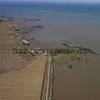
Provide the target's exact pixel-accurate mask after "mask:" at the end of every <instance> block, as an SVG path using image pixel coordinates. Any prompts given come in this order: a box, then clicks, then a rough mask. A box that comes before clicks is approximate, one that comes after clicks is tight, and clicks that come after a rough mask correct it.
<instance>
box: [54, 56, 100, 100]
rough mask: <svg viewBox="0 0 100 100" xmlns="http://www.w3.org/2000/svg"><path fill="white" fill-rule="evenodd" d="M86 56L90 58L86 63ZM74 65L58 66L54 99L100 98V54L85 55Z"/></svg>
mask: <svg viewBox="0 0 100 100" xmlns="http://www.w3.org/2000/svg"><path fill="white" fill-rule="evenodd" d="M85 58H87V59H88V63H86V61H85ZM82 59H83V60H82V61H81V62H78V61H75V62H73V63H70V64H71V65H72V66H73V67H72V69H70V68H69V67H68V66H69V65H70V64H66V66H56V68H55V73H54V83H53V87H54V97H53V100H100V77H99V76H100V67H99V66H100V56H93V55H89V56H86V55H85V56H83V57H82Z"/></svg>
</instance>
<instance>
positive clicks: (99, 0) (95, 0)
mask: <svg viewBox="0 0 100 100" xmlns="http://www.w3.org/2000/svg"><path fill="white" fill-rule="evenodd" d="M0 1H36V2H37V1H40V2H44V1H46V2H89V3H94V2H96V3H97V2H99V3H100V0H0Z"/></svg>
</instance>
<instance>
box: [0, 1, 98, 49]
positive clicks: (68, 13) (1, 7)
mask: <svg viewBox="0 0 100 100" xmlns="http://www.w3.org/2000/svg"><path fill="white" fill-rule="evenodd" d="M0 16H9V17H15V18H40V19H41V21H40V22H38V24H42V25H43V26H44V27H45V28H44V29H41V30H38V31H34V32H32V33H30V34H28V37H29V38H30V37H34V38H36V39H37V40H40V41H44V42H60V41H62V40H67V41H71V42H73V43H76V44H79V45H82V46H86V47H90V48H92V49H95V50H96V51H99V50H100V45H99V44H100V4H53V3H25V2H24V3H17V2H16V3H14V2H13V3H12V2H9V3H4V2H1V3H0ZM33 23H35V22H33Z"/></svg>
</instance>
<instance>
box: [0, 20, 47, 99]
mask: <svg viewBox="0 0 100 100" xmlns="http://www.w3.org/2000/svg"><path fill="white" fill-rule="evenodd" d="M12 24H15V23H14V22H1V23H0V100H39V99H40V94H41V87H42V80H43V75H44V67H45V62H46V57H45V56H37V57H36V59H33V58H34V57H32V56H31V55H19V54H14V53H13V52H12V48H16V47H17V45H18V43H19V42H18V41H17V37H16V33H15V32H14V31H12V30H10V29H9V26H11V25H12ZM12 36H13V38H12Z"/></svg>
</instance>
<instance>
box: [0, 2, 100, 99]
mask: <svg viewBox="0 0 100 100" xmlns="http://www.w3.org/2000/svg"><path fill="white" fill-rule="evenodd" d="M0 16H8V17H13V18H15V19H22V18H33V19H40V21H37V22H35V21H34V22H32V23H31V24H33V25H43V26H44V28H43V29H39V30H35V31H32V32H30V33H29V34H27V38H29V39H30V38H32V37H33V38H35V39H36V40H38V41H40V42H45V43H60V42H61V41H68V42H70V43H73V44H77V45H80V46H82V47H87V48H91V49H92V50H94V51H95V52H97V53H98V55H99V53H100V4H96V3H95V4H93V3H91V4H89V3H88V4H86V3H84V4H83V3H42V2H0ZM84 59H85V58H84V57H83V61H82V62H81V63H78V62H76V63H74V64H72V66H73V68H72V69H69V68H68V65H66V66H64V67H63V66H59V67H58V66H57V67H55V73H54V100H100V77H99V76H100V57H90V56H89V57H87V59H89V63H88V64H86V63H85V60H84Z"/></svg>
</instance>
